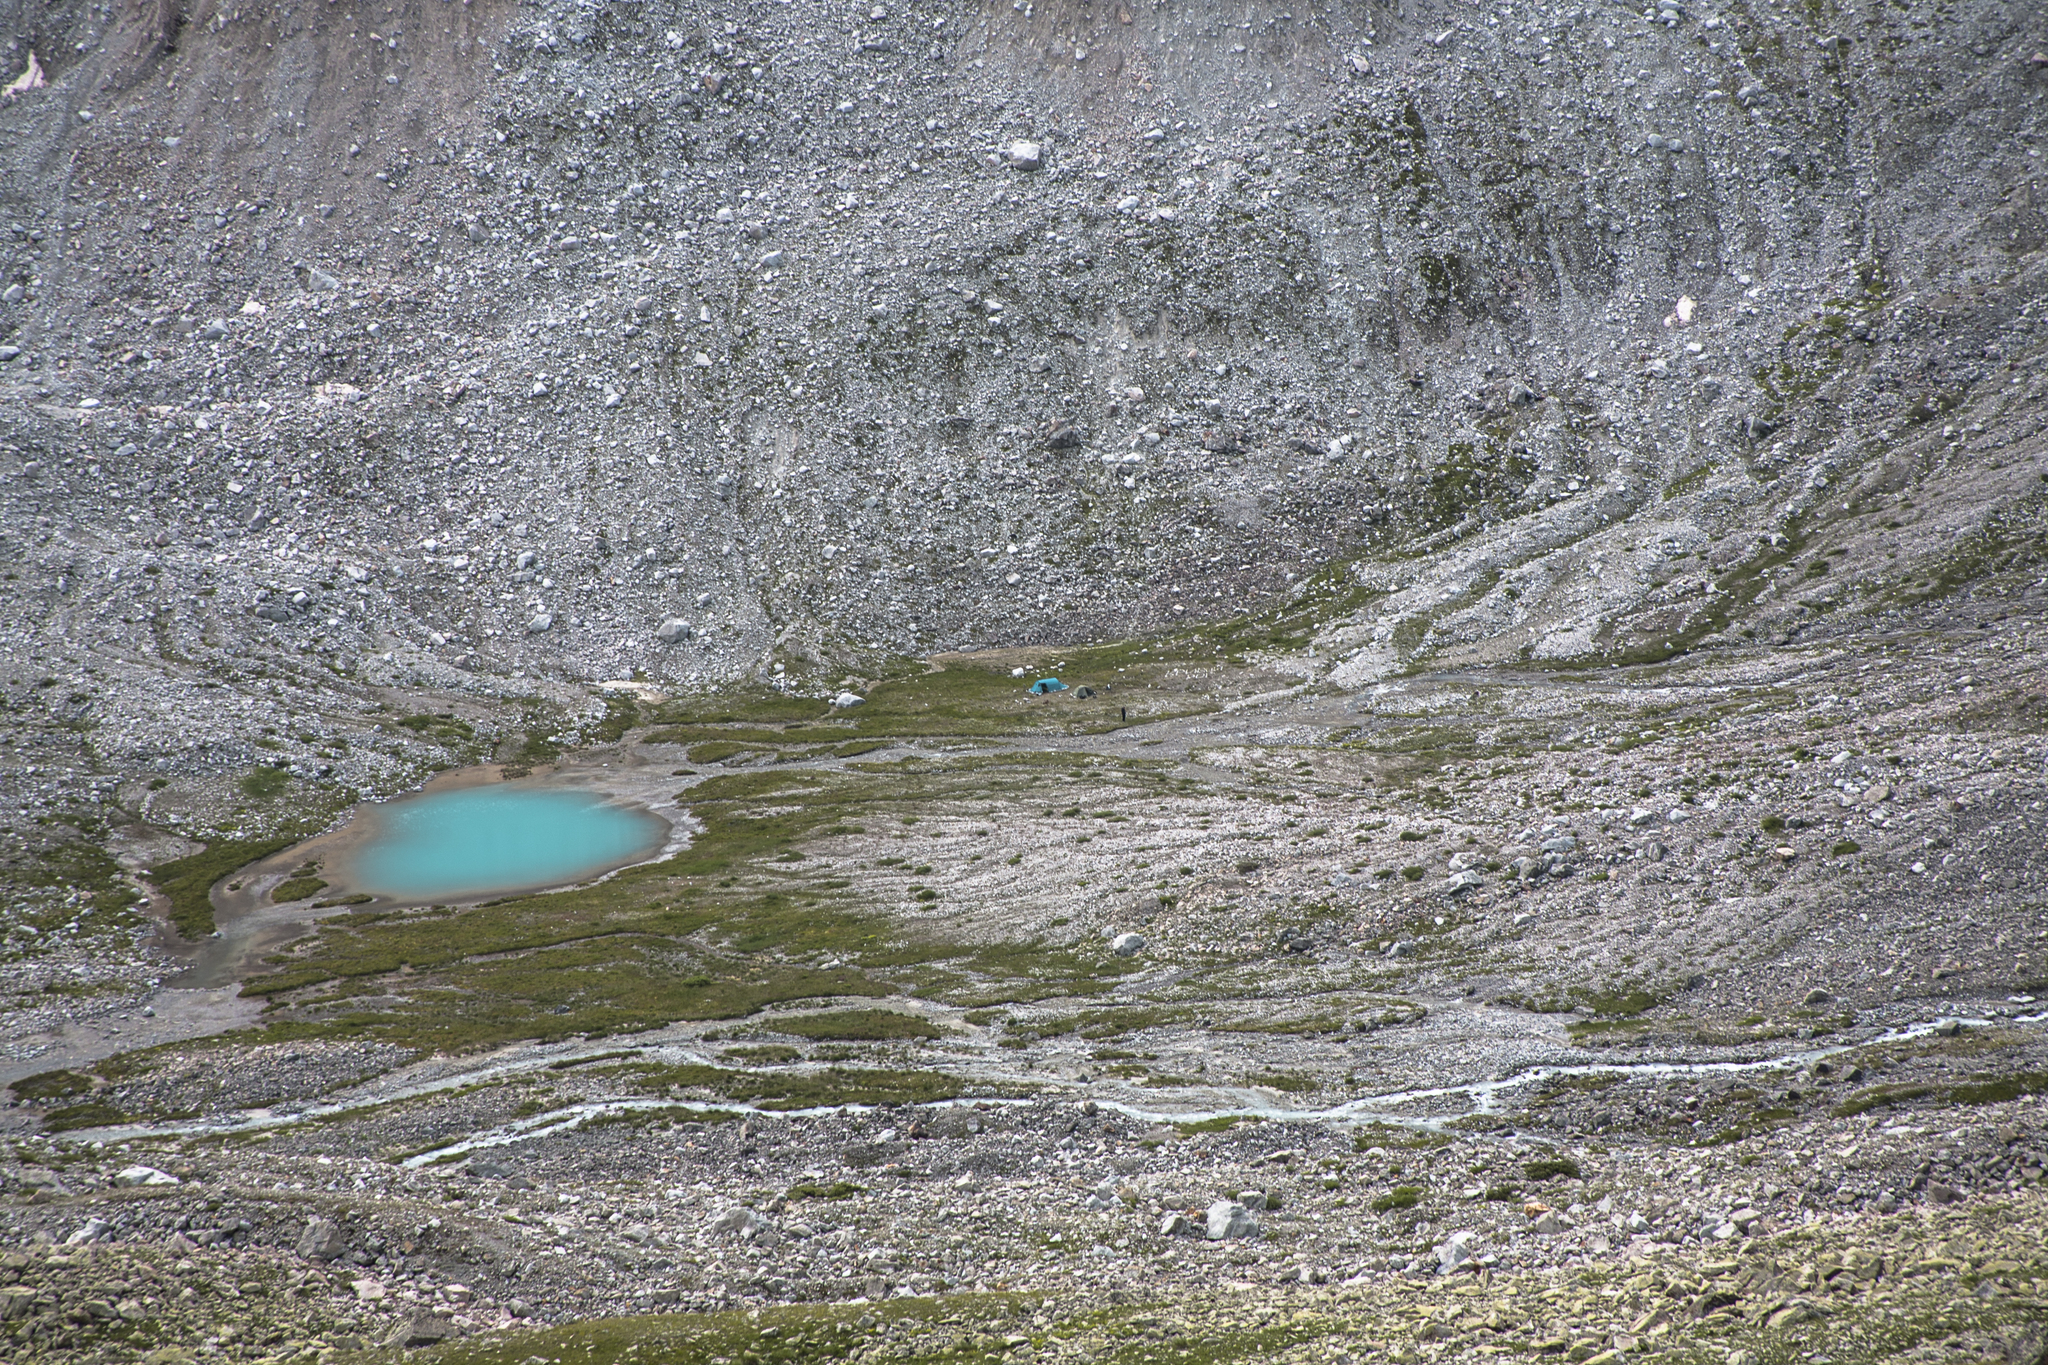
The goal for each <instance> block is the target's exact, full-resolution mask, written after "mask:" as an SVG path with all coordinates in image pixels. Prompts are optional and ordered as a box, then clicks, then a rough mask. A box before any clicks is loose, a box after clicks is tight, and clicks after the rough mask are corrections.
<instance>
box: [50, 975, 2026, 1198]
mask: <svg viewBox="0 0 2048 1365" xmlns="http://www.w3.org/2000/svg"><path fill="white" fill-rule="evenodd" d="M1951 1022H1952V1023H1955V1024H1958V1025H1960V1026H1961V1027H1964V1028H1990V1027H1993V1026H1994V1025H2004V1026H2013V1025H2040V1024H2043V1023H2048V1012H2043V1013H2040V1014H2030V1015H2020V1016H2015V1017H2013V1018H2009V1019H2003V1020H1996V1019H1979V1018H1965V1017H1955V1018H1952V1019H1937V1020H1929V1021H1927V1022H1925V1023H1919V1024H1910V1025H1907V1026H1905V1027H1903V1028H1896V1029H1889V1030H1887V1031H1885V1032H1883V1033H1879V1034H1875V1035H1873V1036H1871V1037H1869V1038H1865V1039H1862V1040H1860V1041H1857V1042H1852V1043H1838V1044H1832V1045H1829V1046H1826V1047H1815V1048H1805V1049H1802V1050H1800V1051H1798V1052H1791V1053H1785V1054H1782V1055H1779V1056H1775V1057H1767V1058H1762V1059H1758V1060H1751V1061H1739V1062H1586V1063H1559V1064H1544V1065H1539V1066H1532V1067H1527V1068H1524V1069H1522V1070H1518V1071H1515V1072H1512V1073H1510V1074H1508V1075H1506V1076H1502V1077H1499V1078H1498V1079H1495V1080H1489V1081H1470V1082H1464V1083H1460V1084H1453V1085H1442V1086H1425V1087H1418V1088H1415V1089H1410V1090H1397V1091H1390V1092H1387V1093H1384V1094H1379V1095H1364V1096H1360V1097H1359V1098H1357V1099H1353V1100H1347V1101H1345V1102H1344V1103H1342V1104H1338V1105H1333V1106H1330V1107H1328V1108H1324V1109H1288V1108H1283V1107H1281V1106H1278V1105H1273V1104H1268V1103H1264V1102H1262V1101H1260V1100H1257V1099H1255V1098H1251V1097H1250V1092H1249V1091H1245V1090H1239V1089H1236V1088H1233V1087H1206V1088H1205V1091H1206V1093H1207V1094H1209V1095H1215V1094H1217V1093H1218V1092H1221V1093H1223V1094H1226V1095H1233V1094H1234V1095H1245V1096H1246V1097H1247V1099H1246V1102H1244V1103H1242V1104H1233V1105H1228V1106H1225V1107H1211V1108H1202V1109H1159V1108H1154V1107H1152V1106H1149V1105H1135V1104H1129V1103H1126V1102H1124V1101H1121V1100H1114V1099H1102V1098H1100V1097H1097V1096H1090V1098H1094V1099H1095V1101H1096V1103H1097V1104H1098V1105H1100V1106H1101V1107H1102V1108H1104V1109H1108V1110H1112V1111H1114V1112H1116V1113H1119V1114H1123V1115H1125V1116H1127V1117H1129V1118H1133V1119H1137V1120H1140V1121H1141V1122H1146V1123H1160V1124H1187V1123H1205V1122H1210V1121H1213V1120H1217V1119H1226V1118H1244V1119H1259V1120H1264V1121H1268V1122H1274V1123H1330V1124H1339V1125H1358V1124H1365V1123H1384V1124H1388V1125H1390V1126H1395V1127H1405V1128H1413V1129H1416V1130H1418V1131H1423V1132H1439V1131H1441V1130H1442V1129H1443V1127H1444V1125H1445V1124H1446V1123H1448V1122H1450V1121H1451V1120H1452V1119H1455V1118H1463V1117H1466V1116H1468V1115H1470V1114H1484V1113H1498V1112H1500V1111H1499V1109H1498V1108H1497V1105H1498V1102H1499V1097H1500V1096H1501V1095H1502V1094H1503V1093H1504V1092H1506V1091H1509V1090H1514V1089H1517V1088H1520V1087H1527V1086H1534V1085H1540V1084H1542V1083H1543V1082H1545V1081H1549V1080H1553V1079H1556V1078H1559V1077H1567V1076H1622V1077H1628V1076H1707V1075H1730V1074H1742V1073H1749V1072H1759V1071H1770V1070H1785V1069H1792V1068H1798V1067H1805V1066H1811V1065H1812V1064H1813V1063H1815V1062H1819V1061H1825V1060H1827V1059H1828V1058H1830V1057H1838V1056H1841V1055H1842V1054H1844V1053H1848V1052H1853V1051H1856V1050H1857V1049H1860V1048H1866V1047H1876V1046H1881V1045H1883V1044H1886V1043H1897V1042H1905V1041H1909V1040H1911V1039H1914V1038H1924V1037H1927V1036H1928V1035H1930V1034H1932V1033H1933V1032H1934V1031H1935V1030H1936V1029H1937V1028H1939V1027H1941V1026H1942V1025H1943V1024H1945V1023H1951ZM621 1054H638V1055H644V1056H646V1057H647V1058H649V1059H650V1060H657V1061H660V1062H663V1063H665V1064H673V1063H678V1062H682V1063H693V1064H697V1065H714V1066H715V1065H718V1064H719V1061H718V1059H717V1058H715V1057H712V1056H709V1055H706V1054H703V1053H699V1052H696V1051H694V1050H692V1049H691V1048H689V1047H688V1046H687V1045H684V1044H681V1043H659V1042H649V1043H643V1044H637V1045H634V1044H627V1045H623V1046H622V1045H621V1043H620V1042H619V1040H617V1039H606V1040H601V1041H597V1042H590V1043H582V1044H576V1045H574V1046H570V1047H562V1048H553V1049H549V1048H539V1047H535V1048H527V1049H522V1050H521V1055H519V1056H516V1057H501V1058H500V1059H499V1060H497V1061H495V1062H487V1063H485V1064H483V1065H479V1066H476V1067H473V1068H467V1069H464V1070H460V1071H455V1072H450V1073H448V1074H445V1075H439V1076H435V1077H432V1078H430V1079H425V1080H421V1081H417V1082H413V1083H411V1084H405V1085H399V1086H396V1087H393V1088H391V1089H388V1090H375V1089H373V1090H371V1091H369V1092H367V1093H363V1094H360V1095H357V1096H355V1097H352V1098H350V1099H346V1100H337V1101H333V1102H330V1103H326V1104H318V1105H308V1106H306V1107H304V1108H297V1109H293V1110H291V1111H290V1112H280V1111H279V1110H276V1109H247V1110H240V1111H236V1112H234V1113H229V1114H221V1115H215V1116H213V1117H210V1118H203V1119H190V1120H179V1121H166V1122H162V1123H133V1124H122V1125H118V1126H113V1127H107V1128H95V1129H81V1130H78V1131H76V1132H73V1133H68V1134H66V1135H65V1136H66V1137H67V1138H68V1139H70V1140H74V1141H94V1142H126V1141H132V1140H135V1139H138V1138H179V1137H185V1138H189V1137H209V1136H218V1135H224V1134H230V1133H232V1134H235V1135H238V1136H240V1135H247V1134H250V1133H258V1132H264V1131H270V1130H277V1129H284V1128H289V1127H294V1126H297V1125H299V1124H304V1123H315V1122H321V1121H325V1120H331V1119H337V1118H346V1117H347V1116H348V1115H349V1114H351V1113H354V1112H357V1111H361V1110H367V1109H371V1108H377V1107H382V1106H385V1105H390V1104H394V1103H401V1102H403V1101H406V1100H412V1099H423V1098H426V1097H428V1096H432V1095H437V1094H447V1093H449V1092H450V1091H454V1090H461V1089H466V1088H469V1087H472V1086H477V1085H484V1084H489V1083H491V1082H493V1081H502V1080H509V1079H512V1078H514V1077H517V1076H521V1075H526V1074H530V1073H534V1072H540V1071H546V1070H560V1069H562V1067H563V1064H564V1063H574V1062H577V1061H582V1060H591V1059H595V1058H597V1057H599V1056H603V1057H607V1058H611V1057H621ZM621 1059H622V1060H623V1058H621ZM762 1069H763V1070H764V1071H785V1070H786V1071H792V1072H798V1073H802V1072H807V1071H811V1070H815V1069H817V1068H816V1067H813V1066H810V1065H799V1066H792V1067H787V1068H783V1067H772V1068H762ZM979 1078H980V1079H982V1080H984V1081H989V1082H1007V1083H1010V1084H1036V1085H1045V1084H1047V1082H1045V1081H1044V1079H1043V1078H1038V1077H1030V1076H1024V1075H1015V1074H1009V1073H1002V1074H997V1073H994V1072H984V1073H982V1074H981V1076H980V1077H979ZM1055 1084H1058V1083H1055ZM1064 1084H1066V1085H1067V1086H1069V1087H1072V1088H1075V1089H1077V1090H1082V1091H1085V1090H1086V1089H1087V1087H1085V1086H1079V1087H1075V1086H1074V1085H1073V1083H1071V1082H1068V1083H1064ZM1447 1099H1464V1100H1467V1101H1468V1102H1469V1107H1468V1108H1466V1109H1465V1110H1464V1111H1463V1112H1461V1113H1459V1114H1455V1115H1428V1116H1415V1115H1409V1114H1403V1113H1400V1112H1399V1110H1400V1109H1401V1108H1402V1107H1404V1106H1407V1105H1413V1104H1419V1103H1428V1102H1433V1101H1442V1100H1447ZM1029 1102H1030V1101H1029V1100H1028V1099H993V1100H992V1099H989V1098H987V1097H982V1098H972V1097H969V1098H962V1099H958V1100H950V1101H940V1102H938V1103H937V1104H936V1105H935V1106H934V1107H945V1106H948V1105H961V1104H989V1103H996V1104H1026V1103H1029ZM873 1108H874V1106H873V1105H867V1104H839V1105H820V1106H816V1107H814V1108H805V1109H766V1108H763V1107H761V1106H759V1105H753V1104H747V1103H743V1102H735V1101H727V1102H718V1101H697V1100H670V1099H660V1098H647V1099H616V1100H593V1101H587V1102H582V1103H577V1104H571V1105H565V1106H563V1107H562V1108H560V1109H554V1110H549V1111H548V1112H547V1113H544V1114H537V1115H534V1116H532V1117H530V1118H525V1119H519V1120H515V1121H513V1122H511V1123H508V1124H503V1125H500V1126H498V1127H496V1128H491V1129H486V1130H483V1131H481V1132H478V1133H475V1134H472V1135H471V1136H469V1137H467V1138H464V1139H462V1140H461V1141H458V1142H451V1143H447V1144H445V1145H443V1146H439V1147H435V1148H433V1149H431V1150H428V1151H424V1152H420V1153H417V1154H415V1155H413V1156H410V1157H408V1158H406V1159H405V1161H404V1162H403V1165H405V1166H406V1167H408V1168H417V1167H421V1166H428V1165H434V1164H438V1163H441V1162H446V1161H453V1160H459V1159H460V1158H461V1157H463V1156H465V1155H467V1154H469V1153H471V1152H477V1151H484V1150H489V1149H492V1148H498V1147H505V1146H510V1145H512V1144H514V1143H518V1142H524V1141H528V1140H530V1139H534V1138H541V1137H547V1136H549V1135H551V1134H555V1133H560V1132H565V1131H568V1130H570V1129H573V1128H575V1127H577V1126H579V1125H581V1124H583V1123H585V1122H587V1121H589V1120H591V1119H593V1118H600V1117H608V1116H615V1115H623V1114H631V1113H637V1112H644V1111H649V1110H663V1111H682V1112H694V1113H705V1114H713V1113H715V1114H763V1115H769V1116H773V1117H782V1118H792V1117H795V1118H802V1117H810V1116H816V1115H823V1114H834V1113H864V1112H867V1111H869V1110H871V1109H873Z"/></svg>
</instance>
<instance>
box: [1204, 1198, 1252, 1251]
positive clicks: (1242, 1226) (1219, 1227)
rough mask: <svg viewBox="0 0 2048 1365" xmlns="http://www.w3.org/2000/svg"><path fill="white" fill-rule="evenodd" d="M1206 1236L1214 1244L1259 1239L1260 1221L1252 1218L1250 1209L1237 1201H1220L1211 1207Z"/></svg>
mask: <svg viewBox="0 0 2048 1365" xmlns="http://www.w3.org/2000/svg"><path fill="white" fill-rule="evenodd" d="M1206 1235H1207V1237H1208V1239H1209V1240H1210V1241H1212V1242H1224V1241H1232V1240H1235V1239H1238V1238H1253V1237H1257V1236H1258V1235H1259V1220H1258V1219H1256V1218H1254V1217H1252V1211H1251V1210H1250V1209H1248V1208H1246V1207H1245V1206H1244V1205H1242V1204H1240V1203H1238V1202H1237V1201H1236V1200H1234V1199H1219V1200H1217V1201H1216V1202H1215V1203H1213V1204H1211V1205H1210V1206H1209V1225H1208V1228H1207V1230H1206Z"/></svg>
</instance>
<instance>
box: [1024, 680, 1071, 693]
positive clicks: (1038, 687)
mask: <svg viewBox="0 0 2048 1365" xmlns="http://www.w3.org/2000/svg"><path fill="white" fill-rule="evenodd" d="M1066 690H1067V685H1066V684H1065V683H1063V682H1061V681H1060V680H1059V679H1058V678H1040V679H1039V680H1038V681H1037V682H1035V683H1033V684H1031V691H1032V692H1033V694H1035V695H1037V696H1041V697H1042V696H1044V695H1045V694H1046V693H1048V692H1064V691H1066Z"/></svg>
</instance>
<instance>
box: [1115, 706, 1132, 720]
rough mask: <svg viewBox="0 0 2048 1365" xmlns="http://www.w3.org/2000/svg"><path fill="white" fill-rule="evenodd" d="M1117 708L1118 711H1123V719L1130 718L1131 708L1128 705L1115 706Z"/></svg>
mask: <svg viewBox="0 0 2048 1365" xmlns="http://www.w3.org/2000/svg"><path fill="white" fill-rule="evenodd" d="M1117 710H1119V711H1121V712H1123V713H1124V719H1125V720H1129V719H1130V718H1131V708H1130V707H1128V706H1119V707H1117Z"/></svg>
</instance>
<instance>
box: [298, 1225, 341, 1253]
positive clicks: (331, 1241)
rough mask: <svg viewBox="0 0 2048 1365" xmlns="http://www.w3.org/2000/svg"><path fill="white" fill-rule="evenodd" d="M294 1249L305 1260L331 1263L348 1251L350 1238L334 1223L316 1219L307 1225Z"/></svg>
mask: <svg viewBox="0 0 2048 1365" xmlns="http://www.w3.org/2000/svg"><path fill="white" fill-rule="evenodd" d="M293 1249H294V1250H296V1251H297V1252H298V1253H299V1256H300V1257H301V1258H302V1259H304V1260H308V1261H331V1260H333V1259H334V1258H335V1257H337V1256H339V1255H341V1253H342V1252H344V1251H346V1250H348V1238H347V1237H346V1236H344V1235H343V1234H342V1231H341V1229H340V1227H338V1226H336V1225H335V1224H334V1223H332V1222H329V1221H328V1220H327V1219H325V1218H315V1219H314V1220H313V1221H312V1222H310V1223H308V1224H306V1230H305V1231H304V1232H302V1233H300V1234H299V1244H298V1246H297V1247H295V1248H293Z"/></svg>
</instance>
